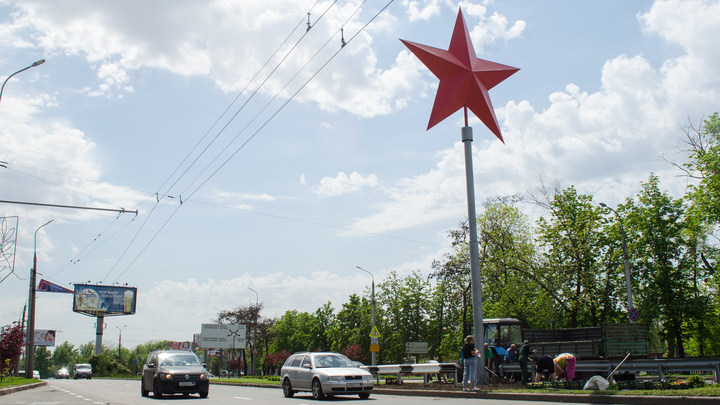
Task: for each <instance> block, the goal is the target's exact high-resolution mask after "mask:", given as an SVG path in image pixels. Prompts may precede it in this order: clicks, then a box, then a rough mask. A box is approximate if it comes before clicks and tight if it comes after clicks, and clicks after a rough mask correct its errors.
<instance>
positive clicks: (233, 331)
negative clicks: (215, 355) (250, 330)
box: [200, 323, 247, 349]
mask: <svg viewBox="0 0 720 405" xmlns="http://www.w3.org/2000/svg"><path fill="white" fill-rule="evenodd" d="M246 335H247V328H246V326H245V325H222V324H219V323H204V324H202V329H200V347H201V348H203V349H244V348H245V337H246Z"/></svg>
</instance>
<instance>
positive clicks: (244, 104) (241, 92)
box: [160, 0, 337, 193]
mask: <svg viewBox="0 0 720 405" xmlns="http://www.w3.org/2000/svg"><path fill="white" fill-rule="evenodd" d="M319 2H320V0H317V1H316V2H315V4H313V6H312V7H311V8H310V11H309V12H308V15H310V12H311V11H312V10H313V9H314V8H315V6H316V5H317V4H318V3H319ZM335 3H337V0H334V1H333V2H332V4H330V6H328V8H327V9H326V10H325V12H324V13H323V14H322V15H321V16H320V18H318V19H317V20H315V24H317V22H318V21H320V20H321V19H322V17H323V16H325V14H326V13H327V12H328V10H330V8H331V7H332V6H333V5H335ZM304 22H305V17H304V16H303V18H302V19H301V20H300V22H299V23H298V24H297V25H296V26H295V28H293V29H292V30H291V31H290V33H289V34H288V36H287V37H286V38H285V40H283V42H282V43H281V44H280V45H279V46H278V47H277V49H275V52H273V54H272V55H270V57H269V58H268V60H267V61H266V62H265V64H264V65H263V66H262V67H261V68H260V69H259V70H258V71H257V73H255V76H253V77H252V79H250V81H248V82H247V84H246V85H245V87H244V88H243V89H242V90H241V91H240V93H238V95H237V97H235V99H234V100H233V102H232V103H230V105H229V106H228V108H226V109H225V111H224V112H223V113H222V114H221V115H220V117H218V119H217V120H216V121H215V123H214V124H213V125H212V126H211V127H210V129H208V131H207V132H206V133H205V135H204V136H203V137H202V139H200V141H199V142H198V143H197V145H195V147H194V148H193V149H192V150H191V151H190V153H188V156H186V157H185V159H184V160H183V161H182V162H181V163H180V165H178V168H177V169H175V171H174V172H173V173H172V174H171V175H170V177H172V175H174V174H175V173H176V172H177V170H179V169H180V167H181V166H182V164H183V163H185V161H187V159H188V158H189V157H190V155H191V154H192V152H194V151H195V149H197V147H198V146H199V145H200V143H202V141H203V140H204V139H205V138H206V137H207V136H208V134H210V131H212V129H213V128H215V125H217V123H218V122H220V120H221V119H222V117H224V116H225V114H226V113H227V112H228V111H229V110H230V107H232V106H233V105H234V104H235V102H236V101H237V100H238V99H239V98H240V96H241V95H242V94H243V93H244V92H245V90H247V88H248V87H249V86H250V84H252V82H253V81H255V79H256V78H257V77H258V76H259V75H260V73H261V72H262V71H263V70H264V69H265V67H267V65H268V64H269V63H270V61H272V60H273V58H274V57H275V55H277V54H278V52H279V51H280V49H281V48H282V47H283V45H285V43H286V42H287V41H288V40H289V39H290V37H291V36H292V35H293V33H295V31H296V30H297V29H298V27H300V25H302V24H303V23H304ZM308 24H309V23H308ZM313 26H314V24H313ZM310 28H311V26H308V29H307V30H306V31H305V33H304V34H303V35H302V37H300V39H298V40H297V42H295V45H293V47H292V48H291V49H290V50H289V51H288V52H287V53H286V54H285V56H284V57H283V58H282V60H280V62H278V64H277V66H275V68H274V69H273V70H272V71H271V72H270V73H269V74H268V76H267V77H266V78H265V80H264V81H263V82H262V83H260V85H259V86H258V87H257V88H256V89H255V91H253V93H252V94H251V95H250V97H248V99H247V100H245V103H243V105H242V106H240V108H239V109H238V110H237V111H236V112H235V114H234V115H233V116H232V117H231V118H230V120H228V122H227V123H226V124H225V126H223V127H222V129H220V131H219V132H218V133H217V135H216V136H215V138H213V140H212V141H211V142H210V143H209V144H208V145H207V146H206V147H205V149H203V151H202V152H200V154H199V155H198V156H197V157H196V158H195V160H194V161H193V162H192V163H191V164H190V165H189V166H188V167H187V168H186V169H185V171H184V172H183V173H182V174H181V175H180V176H179V177H178V178H177V179H176V180H175V182H174V183H173V184H172V185H171V186H170V187H169V188H168V191H167V192H166V193H168V192H170V190H171V189H172V188H173V187H174V186H175V185H176V184H177V183H178V182H179V181H180V179H182V178H183V177H184V176H185V174H187V172H188V171H189V170H190V169H191V168H192V167H193V166H194V165H195V163H197V161H198V159H200V157H202V156H203V155H204V154H205V152H206V151H207V150H208V148H210V146H211V145H212V144H213V143H214V142H215V141H216V140H217V139H218V137H219V136H220V135H221V134H222V133H223V132H224V131H225V129H226V128H227V127H228V125H230V123H232V122H233V121H234V120H235V118H236V117H237V116H238V114H240V112H241V111H242V110H243V109H244V108H245V106H246V105H247V104H248V103H249V102H250V100H252V99H253V97H255V94H257V92H258V91H259V90H260V89H261V88H262V87H263V85H265V83H266V82H267V81H268V80H269V79H270V77H272V75H273V74H274V73H275V71H277V69H278V68H279V67H280V66H281V65H282V64H283V62H285V60H286V59H287V58H288V56H290V54H291V53H292V52H293V51H294V50H295V48H297V46H298V45H299V44H300V42H302V40H303V39H304V38H305V36H306V35H307V33H308V32H310ZM169 180H170V178H168V180H166V181H165V183H163V185H162V186H160V188H162V187H163V186H164V185H165V184H167V182H168V181H169Z"/></svg>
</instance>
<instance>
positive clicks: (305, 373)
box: [280, 352, 373, 399]
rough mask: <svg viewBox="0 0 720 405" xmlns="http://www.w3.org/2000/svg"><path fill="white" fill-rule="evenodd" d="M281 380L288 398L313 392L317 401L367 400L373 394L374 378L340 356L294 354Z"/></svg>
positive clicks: (316, 353) (282, 371) (284, 365)
mask: <svg viewBox="0 0 720 405" xmlns="http://www.w3.org/2000/svg"><path fill="white" fill-rule="evenodd" d="M280 378H281V380H282V387H283V394H284V395H285V396H286V397H288V398H289V397H292V396H293V395H294V394H295V392H297V391H310V392H312V396H313V398H314V399H323V398H325V396H328V397H332V396H333V395H354V394H357V395H359V396H360V398H362V399H366V398H368V397H370V393H371V392H372V390H373V377H372V374H370V372H368V371H367V370H364V369H361V368H358V366H356V365H355V364H354V363H353V362H352V361H351V360H350V359H348V358H347V357H345V356H343V355H342V354H340V353H327V352H299V353H295V354H293V355H292V356H290V357H288V359H287V360H286V361H285V364H283V366H282V369H281V370H280Z"/></svg>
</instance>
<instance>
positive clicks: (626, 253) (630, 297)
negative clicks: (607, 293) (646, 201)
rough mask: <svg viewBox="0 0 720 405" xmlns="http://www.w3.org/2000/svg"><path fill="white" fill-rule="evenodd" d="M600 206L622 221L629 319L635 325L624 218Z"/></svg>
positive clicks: (601, 204) (621, 229)
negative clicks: (631, 313)
mask: <svg viewBox="0 0 720 405" xmlns="http://www.w3.org/2000/svg"><path fill="white" fill-rule="evenodd" d="M600 206H601V207H605V208H607V209H609V210H610V211H612V212H613V213H614V214H615V215H616V216H617V217H618V220H619V221H620V231H621V232H622V247H623V262H624V265H625V287H626V289H627V305H628V319H629V320H630V323H634V322H635V321H633V319H632V317H631V316H630V311H631V310H633V309H635V305H634V303H633V298H632V283H631V281H630V264H629V263H628V250H627V235H626V234H625V223H624V222H623V219H622V217H621V216H620V214H618V213H617V211H615V210H614V209H612V208H610V207H608V206H607V205H605V204H604V203H600Z"/></svg>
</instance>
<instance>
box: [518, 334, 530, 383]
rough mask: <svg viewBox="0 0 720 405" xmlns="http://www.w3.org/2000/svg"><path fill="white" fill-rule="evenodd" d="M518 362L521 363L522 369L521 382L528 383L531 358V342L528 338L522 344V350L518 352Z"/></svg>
mask: <svg viewBox="0 0 720 405" xmlns="http://www.w3.org/2000/svg"><path fill="white" fill-rule="evenodd" d="M518 354H519V357H518V363H520V371H521V372H522V374H520V375H521V380H520V384H522V385H527V383H528V368H527V366H528V360H529V359H530V342H528V341H527V340H526V341H524V342H523V344H522V346H520V352H519V353H518Z"/></svg>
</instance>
